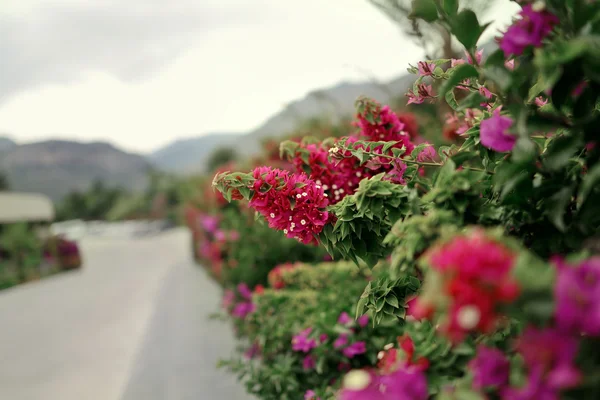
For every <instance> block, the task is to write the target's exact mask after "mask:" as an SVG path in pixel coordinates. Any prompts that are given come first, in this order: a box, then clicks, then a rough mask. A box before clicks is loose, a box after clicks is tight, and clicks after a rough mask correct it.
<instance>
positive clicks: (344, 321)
mask: <svg viewBox="0 0 600 400" xmlns="http://www.w3.org/2000/svg"><path fill="white" fill-rule="evenodd" d="M337 323H338V324H340V325H350V324H351V323H352V318H350V316H349V315H348V313H347V312H345V311H344V312H342V313H341V314H340V317H339V318H338V320H337Z"/></svg>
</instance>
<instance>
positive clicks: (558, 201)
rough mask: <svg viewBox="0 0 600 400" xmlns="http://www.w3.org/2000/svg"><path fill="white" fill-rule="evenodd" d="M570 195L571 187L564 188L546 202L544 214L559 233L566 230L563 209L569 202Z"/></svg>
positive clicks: (571, 192)
mask: <svg viewBox="0 0 600 400" xmlns="http://www.w3.org/2000/svg"><path fill="white" fill-rule="evenodd" d="M572 194H573V188H572V187H564V188H562V189H561V190H559V191H558V192H556V193H555V194H554V195H552V196H551V197H550V198H549V199H548V200H547V202H546V204H547V207H546V214H547V215H548V218H549V219H550V222H552V224H554V226H555V227H556V228H557V229H558V230H559V231H561V232H564V231H565V230H566V226H565V221H564V216H565V209H566V208H567V206H568V205H569V202H570V201H571V196H572Z"/></svg>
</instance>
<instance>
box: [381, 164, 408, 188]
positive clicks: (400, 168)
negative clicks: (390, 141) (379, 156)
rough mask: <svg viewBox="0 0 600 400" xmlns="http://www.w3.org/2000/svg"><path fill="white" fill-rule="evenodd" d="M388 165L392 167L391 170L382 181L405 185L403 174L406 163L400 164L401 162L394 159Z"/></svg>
mask: <svg viewBox="0 0 600 400" xmlns="http://www.w3.org/2000/svg"><path fill="white" fill-rule="evenodd" d="M390 165H391V166H392V169H391V170H389V171H388V172H387V173H386V174H385V177H384V178H383V179H384V180H386V181H390V182H393V183H397V184H398V185H406V180H405V179H404V172H405V171H406V168H407V166H406V163H404V162H402V160H400V159H398V158H395V159H393V160H392V162H391V163H390Z"/></svg>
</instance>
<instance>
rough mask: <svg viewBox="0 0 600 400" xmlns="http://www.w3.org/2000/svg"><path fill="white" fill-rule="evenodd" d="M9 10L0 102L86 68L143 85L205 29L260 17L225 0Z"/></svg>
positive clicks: (130, 0)
mask: <svg viewBox="0 0 600 400" xmlns="http://www.w3.org/2000/svg"><path fill="white" fill-rule="evenodd" d="M9 1H10V0H9ZM17 1H19V2H20V1H23V3H24V4H23V3H17ZM199 4H202V5H201V6H200V5H199ZM230 4H231V2H230ZM12 5H13V7H11V3H9V5H8V7H7V8H5V9H4V10H3V11H2V12H0V38H1V40H0V55H1V57H2V67H1V70H2V73H1V74H0V103H1V102H3V101H6V100H7V99H8V98H9V97H10V96H11V95H13V94H14V93H16V92H18V91H20V90H23V89H30V88H33V87H35V86H38V85H42V84H45V83H63V84H65V83H70V82H73V81H77V80H80V79H81V77H82V76H83V75H84V74H86V73H87V72H89V71H102V72H106V73H109V74H111V75H114V76H115V77H117V78H118V79H120V80H122V81H136V80H141V79H144V78H146V77H147V76H148V75H149V74H152V73H154V72H156V70H157V69H159V68H161V67H163V66H165V65H166V64H167V63H169V62H170V61H172V60H173V59H175V58H176V57H177V56H179V55H181V54H182V53H183V52H185V51H186V50H187V49H188V48H190V46H192V45H193V43H194V42H195V41H197V40H198V38H199V37H201V36H202V35H204V34H206V33H207V32H210V31H214V30H218V29H223V28H226V27H227V26H230V25H241V24H251V23H258V22H260V18H262V17H261V16H260V15H259V14H258V13H256V12H255V11H254V8H252V7H250V4H248V3H247V4H245V5H241V6H237V7H231V6H227V2H226V1H225V2H214V1H213V2H207V1H204V2H200V1H190V0H170V1H169V2H168V7H167V6H165V2H164V1H162V0H160V1H159V0H151V1H148V0H127V1H119V2H115V1H96V2H89V1H70V2H63V3H58V2H56V3H54V4H53V5H52V6H49V5H48V4H47V2H46V3H44V2H32V1H28V0H14V3H13V4H12ZM224 5H225V6H224ZM263 17H264V16H263Z"/></svg>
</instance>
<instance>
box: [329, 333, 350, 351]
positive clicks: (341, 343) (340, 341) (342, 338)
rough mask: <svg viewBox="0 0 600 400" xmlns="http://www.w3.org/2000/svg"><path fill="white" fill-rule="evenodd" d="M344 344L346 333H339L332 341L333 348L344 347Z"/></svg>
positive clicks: (346, 342)
mask: <svg viewBox="0 0 600 400" xmlns="http://www.w3.org/2000/svg"><path fill="white" fill-rule="evenodd" d="M346 344H348V335H345V334H341V335H340V336H338V338H337V339H335V342H333V348H334V349H339V348H340V347H344V346H345V345H346Z"/></svg>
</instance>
